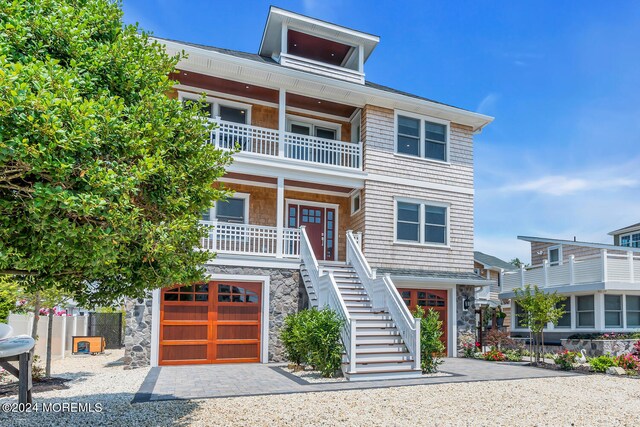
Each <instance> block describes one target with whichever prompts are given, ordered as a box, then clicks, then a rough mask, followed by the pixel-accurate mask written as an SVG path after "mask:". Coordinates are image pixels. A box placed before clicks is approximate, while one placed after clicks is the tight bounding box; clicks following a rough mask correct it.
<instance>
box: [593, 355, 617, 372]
mask: <svg viewBox="0 0 640 427" xmlns="http://www.w3.org/2000/svg"><path fill="white" fill-rule="evenodd" d="M589 365H591V368H592V369H593V370H594V371H596V372H606V371H607V368H609V367H611V366H616V361H615V359H614V358H613V357H611V356H610V355H608V354H606V355H604V356H598V357H593V358H591V359H589Z"/></svg>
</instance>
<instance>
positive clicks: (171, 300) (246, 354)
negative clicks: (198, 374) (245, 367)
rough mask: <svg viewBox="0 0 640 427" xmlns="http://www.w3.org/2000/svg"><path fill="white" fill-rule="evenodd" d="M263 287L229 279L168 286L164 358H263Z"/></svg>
mask: <svg viewBox="0 0 640 427" xmlns="http://www.w3.org/2000/svg"><path fill="white" fill-rule="evenodd" d="M261 290H262V284H261V283H257V282H251V283H249V282H227V281H215V282H209V283H201V284H195V285H189V286H178V287H175V288H172V289H164V290H163V291H162V301H161V305H160V356H159V364H161V365H186V364H203V363H239V362H259V361H260V330H261V323H260V319H261V317H260V316H261V305H262V295H261V293H262V292H261Z"/></svg>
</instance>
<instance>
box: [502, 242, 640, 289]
mask: <svg viewBox="0 0 640 427" xmlns="http://www.w3.org/2000/svg"><path fill="white" fill-rule="evenodd" d="M599 282H622V283H637V284H639V285H640V256H637V255H636V254H635V253H633V252H628V253H627V254H619V253H616V254H612V253H608V252H607V250H602V252H601V254H600V255H597V256H592V257H587V258H580V259H575V257H574V256H573V255H571V256H570V257H569V260H568V261H565V262H564V263H562V264H557V265H550V264H549V262H547V261H546V260H545V262H544V263H543V264H542V265H535V266H531V267H528V268H521V269H520V270H519V271H514V272H505V273H502V280H501V283H502V292H511V291H513V289H516V288H523V287H525V286H526V285H532V286H533V285H537V286H538V287H552V286H572V285H581V284H590V283H599ZM638 289H639V290H640V286H639V287H638Z"/></svg>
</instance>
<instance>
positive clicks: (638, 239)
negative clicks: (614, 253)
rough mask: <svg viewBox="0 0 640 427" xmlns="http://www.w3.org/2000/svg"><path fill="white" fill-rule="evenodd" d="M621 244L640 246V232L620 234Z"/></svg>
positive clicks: (633, 246) (631, 246)
mask: <svg viewBox="0 0 640 427" xmlns="http://www.w3.org/2000/svg"><path fill="white" fill-rule="evenodd" d="M620 246H626V247H629V248H640V233H634V234H626V235H623V236H620Z"/></svg>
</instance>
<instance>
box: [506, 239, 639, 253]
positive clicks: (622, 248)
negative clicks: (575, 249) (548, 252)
mask: <svg viewBox="0 0 640 427" xmlns="http://www.w3.org/2000/svg"><path fill="white" fill-rule="evenodd" d="M518 240H524V241H525V242H538V243H552V244H554V245H571V246H582V247H586V248H596V249H608V250H614V251H625V252H638V253H640V248H631V247H629V246H616V245H608V244H606V243H591V242H577V241H574V240H560V239H549V238H546V237H532V236H518Z"/></svg>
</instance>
